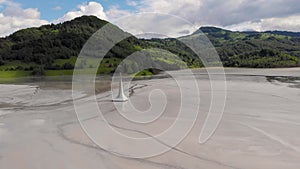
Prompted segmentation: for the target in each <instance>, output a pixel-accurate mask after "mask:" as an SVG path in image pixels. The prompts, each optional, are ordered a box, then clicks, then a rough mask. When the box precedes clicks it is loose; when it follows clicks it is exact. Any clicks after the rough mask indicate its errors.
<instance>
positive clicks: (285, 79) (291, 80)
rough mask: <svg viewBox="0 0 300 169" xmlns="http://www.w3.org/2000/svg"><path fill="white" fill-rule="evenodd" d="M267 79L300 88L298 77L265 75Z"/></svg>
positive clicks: (299, 78)
mask: <svg viewBox="0 0 300 169" xmlns="http://www.w3.org/2000/svg"><path fill="white" fill-rule="evenodd" d="M266 78H267V81H268V82H270V83H273V84H274V83H276V82H277V83H278V82H279V83H285V84H288V87H291V88H298V89H300V77H294V76H266Z"/></svg>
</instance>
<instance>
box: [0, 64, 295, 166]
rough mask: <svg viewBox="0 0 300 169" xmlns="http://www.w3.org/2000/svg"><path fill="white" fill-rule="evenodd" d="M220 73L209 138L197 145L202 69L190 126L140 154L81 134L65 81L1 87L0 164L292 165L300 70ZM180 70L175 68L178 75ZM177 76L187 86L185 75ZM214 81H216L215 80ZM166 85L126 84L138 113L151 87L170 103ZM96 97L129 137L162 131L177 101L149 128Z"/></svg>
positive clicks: (174, 92)
mask: <svg viewBox="0 0 300 169" xmlns="http://www.w3.org/2000/svg"><path fill="white" fill-rule="evenodd" d="M225 71H226V73H227V76H226V79H227V99H226V107H225V111H224V116H223V118H222V121H221V124H220V126H219V128H218V129H217V131H216V133H215V134H214V135H213V137H212V138H211V139H210V140H209V141H208V142H206V143H205V144H199V143H198V137H199V133H200V131H201V129H202V125H203V121H204V119H205V117H206V115H207V114H206V111H207V110H208V109H209V102H210V96H209V95H210V92H209V78H208V76H207V75H206V74H205V70H203V69H201V70H195V74H197V81H198V82H199V84H200V85H199V90H200V92H201V94H203V96H201V104H200V106H201V108H200V111H201V113H200V115H199V117H198V119H197V123H196V125H195V127H194V128H193V129H192V131H191V133H189V135H188V136H187V137H186V138H185V139H184V141H183V142H181V143H180V144H179V145H177V146H176V148H173V149H172V150H170V151H169V152H167V153H165V154H161V155H159V156H155V157H152V158H147V159H130V158H122V157H119V156H116V155H115V154H112V153H109V152H107V151H106V150H103V149H102V148H101V147H99V146H97V145H95V143H93V142H92V141H91V140H90V138H89V137H87V135H86V134H85V133H84V132H83V130H82V128H81V127H80V124H79V122H78V119H77V115H76V113H75V110H74V107H73V98H72V91H71V88H70V86H71V82H70V79H67V80H66V79H63V78H62V79H60V80H57V79H55V80H53V79H52V80H45V81H44V80H38V81H36V80H34V81H30V80H29V81H23V82H20V83H17V85H11V84H2V85H0V93H1V95H0V150H1V151H0V168H3V169H6V168H19V169H35V168H37V169H38V168H43V169H47V168H49V169H53V168H64V169H66V168H71V169H81V168H89V169H99V168H100V169H111V168H112V169H153V168H154V169H156V168H157V169H158V168H170V169H199V168H210V169H214V168H216V169H219V168H236V169H237V168H238V169H252V168H253V169H257V168H264V169H277V168H278V169H281V168H291V169H298V168H300V162H299V159H300V136H299V135H298V134H297V133H299V132H300V113H299V110H300V104H299V99H300V89H299V88H297V87H298V86H299V76H300V74H299V73H300V69H298V68H297V69H296V68H294V69H272V70H267V69H258V70H257V69H226V70H225ZM180 74H182V72H178V75H180ZM182 76H185V75H184V74H182ZM184 79H185V80H186V87H187V88H188V87H189V83H190V79H189V77H185V78H184ZM220 79H221V78H220ZM215 80H216V82H218V79H215ZM107 84H108V83H107ZM174 84H175V83H174V81H172V79H169V78H162V79H152V80H141V81H134V82H133V83H132V85H134V86H135V87H134V88H133V90H134V93H133V95H132V96H131V100H132V103H133V104H137V105H136V106H137V108H139V109H141V110H143V109H145V108H147V107H149V104H148V102H147V99H148V94H149V92H150V91H152V90H153V89H161V90H165V91H167V96H168V97H171V98H172V99H171V100H172V101H174V103H176V102H177V101H178V100H177V98H178V97H177V96H179V95H178V89H177V87H176V85H174ZM103 86H105V85H103ZM107 86H109V85H107ZM100 91H102V90H100ZM103 91H106V90H103ZM75 96H76V100H78V101H79V102H80V103H81V105H82V106H83V108H85V110H86V112H87V113H88V112H89V110H90V108H89V103H90V101H91V99H92V98H90V97H89V95H88V94H86V93H81V92H78V93H75ZM189 96H190V98H189V99H193V97H194V95H193V91H191V93H190V95H189ZM96 99H97V101H98V104H99V108H100V109H101V110H102V111H103V114H104V116H105V118H106V119H107V120H108V121H109V122H110V123H111V124H112V125H114V126H115V127H117V128H116V129H117V130H118V131H119V132H122V133H124V134H128V135H131V136H138V137H144V136H145V135H146V134H147V136H149V135H155V134H157V133H159V132H161V131H163V130H164V129H166V128H168V126H169V125H170V124H172V121H173V120H174V119H175V117H176V115H177V114H176V109H177V107H176V106H178V105H175V104H174V105H170V107H167V112H166V113H165V114H163V115H162V116H161V118H160V119H159V120H158V121H156V122H155V123H153V124H150V125H149V126H142V125H137V124H131V123H128V121H124V120H123V119H122V118H120V115H118V112H116V111H115V109H114V107H113V103H112V102H111V101H110V100H111V95H110V92H104V93H103V92H99V93H98V94H97V96H96ZM93 120H95V119H91V121H87V122H88V123H89V124H93V123H95V124H97V123H98V122H97V121H93ZM96 131H97V133H99V134H100V136H102V135H105V137H109V136H110V135H109V134H108V133H102V132H103V131H101V130H99V131H98V130H96ZM111 141H112V142H113V141H115V140H113V139H112V140H111ZM124 146H126V145H124ZM129 148H130V149H135V147H129ZM147 148H151V147H145V150H146V149H147ZM112 149H113V147H112Z"/></svg>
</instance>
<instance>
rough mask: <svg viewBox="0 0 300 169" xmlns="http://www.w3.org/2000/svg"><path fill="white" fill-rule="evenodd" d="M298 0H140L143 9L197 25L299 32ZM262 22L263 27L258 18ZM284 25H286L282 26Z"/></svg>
mask: <svg viewBox="0 0 300 169" xmlns="http://www.w3.org/2000/svg"><path fill="white" fill-rule="evenodd" d="M297 4H299V2H298V0H272V1H270V0H141V1H139V3H137V4H136V5H137V8H138V9H139V11H141V12H159V13H166V14H171V15H175V16H179V17H182V18H185V19H187V20H188V21H190V22H192V23H193V24H195V25H199V26H200V25H216V26H220V27H230V26H232V27H233V26H234V25H243V26H244V29H250V28H248V27H247V25H248V26H251V28H253V29H255V30H260V29H263V30H264V28H269V29H284V30H293V31H300V24H299V23H297V22H296V23H291V22H290V21H289V20H290V19H295V18H297V17H294V15H296V14H299V11H300V5H297ZM260 20H263V21H262V26H259V25H260V24H259V23H257V22H255V21H260ZM281 24H283V25H281Z"/></svg>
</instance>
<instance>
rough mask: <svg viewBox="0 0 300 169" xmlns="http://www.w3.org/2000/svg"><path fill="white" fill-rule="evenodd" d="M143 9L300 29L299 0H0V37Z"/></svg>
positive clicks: (227, 24)
mask: <svg viewBox="0 0 300 169" xmlns="http://www.w3.org/2000/svg"><path fill="white" fill-rule="evenodd" d="M142 12H158V13H164V14H170V15H173V16H178V17H180V18H182V19H185V20H187V21H189V22H190V23H192V24H194V25H195V26H197V27H200V26H207V25H209V26H217V27H221V28H225V29H230V30H239V31H244V30H255V31H265V30H287V31H295V32H300V3H299V0H272V1H270V0H92V1H90V0H84V1H83V0H40V1H36V0H0V36H7V35H9V34H11V33H13V32H15V31H17V30H19V29H23V28H28V27H37V26H41V25H44V24H49V23H59V22H64V21H68V20H71V19H74V18H76V17H79V16H82V15H95V16H97V17H99V18H101V19H105V20H108V21H114V20H115V19H118V18H121V17H123V16H126V15H135V14H137V13H142ZM159 19H160V18H157V20H155V19H154V20H153V21H152V23H155V22H159V21H160V20H159ZM128 24H130V22H128ZM140 24H141V25H143V24H147V23H143V21H142V20H141V23H140ZM178 28H186V27H185V26H179V27H178ZM180 31H182V32H184V31H185V30H178V32H180Z"/></svg>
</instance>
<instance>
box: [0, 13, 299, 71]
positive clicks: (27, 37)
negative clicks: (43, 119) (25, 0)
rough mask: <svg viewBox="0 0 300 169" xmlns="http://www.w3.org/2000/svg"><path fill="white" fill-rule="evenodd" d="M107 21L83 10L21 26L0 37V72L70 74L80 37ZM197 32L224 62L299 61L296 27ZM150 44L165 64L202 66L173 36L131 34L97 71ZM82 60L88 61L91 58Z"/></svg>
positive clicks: (288, 63) (270, 63)
mask: <svg viewBox="0 0 300 169" xmlns="http://www.w3.org/2000/svg"><path fill="white" fill-rule="evenodd" d="M107 23H108V22H107V21H104V20H100V19H98V18H97V17H94V16H82V17H79V18H76V19H74V20H72V21H68V22H65V23H61V24H57V25H54V24H51V25H44V26H41V27H38V28H28V29H23V30H20V31H17V32H15V33H13V34H12V35H10V36H7V37H5V38H0V77H10V76H12V77H15V76H25V75H71V74H72V69H73V68H74V64H75V61H76V57H77V56H78V54H79V52H80V50H81V49H82V47H83V45H84V44H85V42H86V41H87V40H88V38H89V37H90V36H91V35H92V34H93V33H95V32H96V31H97V30H98V29H100V28H101V27H102V26H104V25H105V24H107ZM116 29H119V28H117V27H116ZM119 30H120V29H119ZM120 31H122V30H120ZM202 32H203V33H205V34H206V35H207V37H208V38H209V39H210V41H211V42H212V44H213V45H214V46H215V47H216V49H217V52H218V53H219V55H220V58H221V60H222V62H223V64H224V66H228V67H255V68H257V67H260V68H271V67H294V66H300V59H299V58H300V48H299V47H300V33H293V32H284V31H282V32H281V31H268V32H262V33H261V32H232V31H228V30H224V29H220V28H215V27H202V28H200V29H199V30H198V31H196V32H195V33H194V34H192V35H190V36H194V35H196V34H199V33H202ZM124 33H126V32H124ZM190 36H186V37H185V38H189V37H190ZM150 48H160V49H164V50H166V51H169V52H170V53H169V54H167V52H165V53H164V59H156V62H159V63H160V64H161V65H167V67H168V68H169V69H178V68H180V67H181V65H180V64H181V63H180V64H179V62H178V61H175V60H174V57H173V55H172V54H175V55H177V56H179V57H180V58H181V59H182V60H183V61H184V62H185V63H187V65H188V66H189V67H201V66H202V64H201V62H200V61H199V59H198V57H197V56H196V55H195V54H194V53H193V52H192V50H191V49H189V48H188V47H187V46H185V45H184V44H183V43H181V42H180V41H179V40H177V39H137V38H136V37H134V36H131V37H129V38H127V39H125V40H123V41H122V42H120V43H118V44H116V45H115V46H114V47H113V48H112V49H111V50H110V52H109V53H107V55H106V57H105V59H104V60H103V61H102V63H101V66H100V67H99V69H98V73H112V72H114V70H115V69H116V67H117V65H118V64H119V63H120V62H121V61H122V59H123V58H125V57H127V56H128V55H130V54H132V53H134V52H136V51H139V50H143V49H150ZM154 53H155V52H150V54H154ZM155 57H156V58H158V56H155ZM168 58H169V60H168ZM85 64H90V65H91V67H92V66H93V65H92V63H85ZM137 66H138V65H137V64H134V63H131V64H129V65H127V67H128V68H129V69H131V70H134V69H135V67H137Z"/></svg>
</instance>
